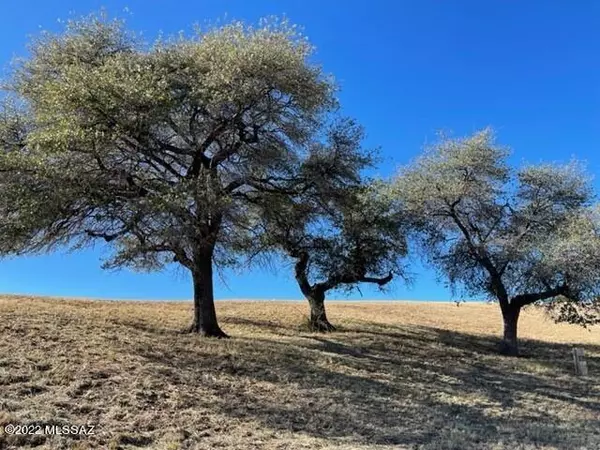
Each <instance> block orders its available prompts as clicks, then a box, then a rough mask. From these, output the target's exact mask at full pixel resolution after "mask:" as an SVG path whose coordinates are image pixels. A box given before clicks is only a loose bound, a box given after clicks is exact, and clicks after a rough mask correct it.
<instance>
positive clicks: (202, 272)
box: [190, 249, 228, 338]
mask: <svg viewBox="0 0 600 450" xmlns="http://www.w3.org/2000/svg"><path fill="white" fill-rule="evenodd" d="M194 264H195V267H194V269H193V270H192V278H193V280H194V322H193V323H192V326H191V327H190V332H191V333H199V334H201V335H202V336H208V337H217V338H226V337H228V336H227V335H226V334H225V333H224V332H223V331H222V330H221V328H219V324H218V322H217V313H216V311H215V298H214V293H213V267H212V249H210V250H205V251H202V252H199V253H198V254H197V255H196V257H195V261H194Z"/></svg>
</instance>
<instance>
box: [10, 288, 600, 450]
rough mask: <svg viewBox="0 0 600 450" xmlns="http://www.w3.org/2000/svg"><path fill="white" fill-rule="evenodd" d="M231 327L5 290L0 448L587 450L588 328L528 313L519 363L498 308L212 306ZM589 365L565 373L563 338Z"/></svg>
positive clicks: (595, 374) (597, 345)
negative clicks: (214, 333)
mask: <svg viewBox="0 0 600 450" xmlns="http://www.w3.org/2000/svg"><path fill="white" fill-rule="evenodd" d="M217 307H218V312H219V315H220V318H221V324H222V326H223V328H224V329H225V330H226V331H227V332H228V333H229V334H230V335H231V336H232V339H230V340H204V339H202V338H200V337H198V336H193V335H184V334H179V330H180V329H182V328H184V326H185V325H186V324H187V323H188V321H189V319H190V316H191V305H190V304H188V303H135V302H101V301H79V300H77V301H76V300H51V299H32V298H24V297H11V298H0V337H1V339H2V341H1V342H2V345H1V346H0V425H2V424H6V423H10V422H12V423H21V424H36V423H37V424H58V425H63V424H69V425H70V424H84V423H93V424H97V429H96V434H95V435H94V436H90V437H79V438H77V437H76V436H70V437H66V436H44V435H37V436H7V435H3V434H0V449H2V448H17V447H34V446H36V448H39V449H44V448H45V449H59V448H61V449H62V448H64V449H71V448H72V449H77V448H79V449H84V448H103V449H105V448H106V449H118V448H122V449H126V448H139V447H146V448H153V449H171V450H175V449H215V448H227V449H229V448H233V449H320V448H332V449H333V448H335V449H379V448H381V449H383V448H394V449H402V448H418V449H430V450H444V449H446V450H449V449H456V450H459V449H460V450H467V449H494V450H500V449H534V448H536V449H546V450H549V449H584V448H585V449H600V332H599V331H598V330H595V331H593V332H588V331H585V330H582V329H579V328H576V327H572V326H566V325H561V326H558V325H554V324H552V323H551V322H550V321H549V320H547V319H545V318H544V316H542V315H541V314H540V313H539V312H538V311H535V310H528V311H527V312H526V313H525V314H524V316H523V318H522V322H521V336H522V337H523V338H526V339H527V340H525V341H523V350H524V352H525V353H526V354H527V355H530V356H529V357H526V358H518V359H515V358H504V357H500V356H497V355H496V354H495V353H494V350H495V344H496V335H497V334H498V331H499V325H500V320H499V312H498V310H497V308H496V307H495V306H493V305H476V304H465V305H462V306H460V307H459V308H457V307H456V306H454V305H452V304H424V303H421V304H408V303H398V304H382V303H372V304H356V303H352V304H349V303H346V304H339V303H336V304H330V305H329V315H330V318H331V319H332V322H334V323H336V325H341V328H342V331H341V332H339V333H335V334H330V335H317V334H313V333H308V332H305V331H303V330H302V329H301V328H300V327H299V324H301V323H302V322H303V320H304V318H305V312H306V311H305V310H306V308H305V305H303V304H301V303H275V302H231V303H226V302H222V303H218V306H217ZM575 343H576V344H577V345H579V346H581V347H583V348H584V349H585V350H586V354H587V356H588V364H589V368H590V376H589V377H588V378H586V379H582V378H577V377H575V376H573V375H572V367H571V359H570V358H571V356H570V349H571V347H572V346H573V344H575Z"/></svg>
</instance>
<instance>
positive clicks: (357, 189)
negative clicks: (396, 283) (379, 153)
mask: <svg viewBox="0 0 600 450" xmlns="http://www.w3.org/2000/svg"><path fill="white" fill-rule="evenodd" d="M362 138H363V131H362V128H361V127H360V126H358V125H357V124H356V123H355V122H354V121H352V120H348V119H343V120H339V121H336V122H334V123H333V124H332V126H331V127H330V128H329V129H328V132H327V136H326V139H324V141H323V142H322V143H319V144H316V145H313V146H311V147H310V149H309V152H308V154H307V155H305V157H304V158H303V159H302V160H301V161H299V163H298V165H297V169H296V171H295V172H294V173H291V174H290V175H289V178H288V180H289V182H290V186H289V188H290V189H289V192H290V194H289V195H281V193H273V194H271V195H270V196H269V197H263V199H264V200H265V203H264V205H263V213H262V214H261V218H262V229H263V230H264V232H263V234H262V243H263V245H264V246H265V247H267V248H271V249H276V250H279V251H280V252H282V253H283V254H284V255H286V256H287V257H289V258H291V259H292V260H293V265H294V276H295V278H296V281H297V283H298V286H299V288H300V291H301V292H302V294H303V295H304V296H305V297H306V299H307V300H308V303H309V306H310V321H309V325H310V328H311V329H312V330H314V331H323V332H327V331H333V330H335V326H334V325H332V324H331V323H330V322H329V320H328V319H327V314H326V310H325V297H326V294H327V293H328V292H329V291H333V290H344V291H351V290H353V289H356V288H357V287H358V286H359V285H360V283H373V284H377V285H378V286H380V287H382V286H384V285H386V284H387V283H389V282H390V281H391V280H392V278H393V277H394V275H400V276H404V275H405V271H404V270H403V267H402V264H401V261H402V258H403V256H405V255H406V239H405V228H404V226H403V221H402V215H401V213H400V212H399V211H398V210H396V209H394V207H393V202H390V200H389V197H387V196H386V195H385V192H386V189H384V187H385V183H384V182H383V181H373V180H368V179H367V178H365V177H364V175H363V172H364V171H365V170H366V169H367V168H370V167H372V166H373V163H374V161H375V158H374V157H375V155H374V153H373V152H370V151H366V150H364V149H363V148H362V147H361V142H362Z"/></svg>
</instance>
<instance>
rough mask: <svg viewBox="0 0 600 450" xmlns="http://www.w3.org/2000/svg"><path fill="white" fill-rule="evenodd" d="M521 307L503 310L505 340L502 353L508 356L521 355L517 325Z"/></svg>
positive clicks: (501, 345)
mask: <svg viewBox="0 0 600 450" xmlns="http://www.w3.org/2000/svg"><path fill="white" fill-rule="evenodd" d="M520 313H521V307H520V306H517V305H508V306H506V307H505V308H503V309H502V319H503V320H504V339H503V340H502V343H501V344H500V353H502V354H503V355H508V356H518V355H519V345H518V341H517V324H518V322H519V314H520Z"/></svg>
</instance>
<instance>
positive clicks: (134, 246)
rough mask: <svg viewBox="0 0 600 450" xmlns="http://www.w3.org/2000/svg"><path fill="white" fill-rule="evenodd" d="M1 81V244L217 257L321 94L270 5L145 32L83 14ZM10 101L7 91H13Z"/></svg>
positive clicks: (288, 156) (307, 130)
mask: <svg viewBox="0 0 600 450" xmlns="http://www.w3.org/2000/svg"><path fill="white" fill-rule="evenodd" d="M30 50H31V57H30V58H28V59H24V60H21V61H20V62H19V63H18V65H17V68H16V70H15V71H14V73H13V75H12V77H11V79H9V80H7V82H6V83H5V84H6V86H7V89H8V90H9V92H10V95H11V96H12V98H14V99H16V101H15V102H14V103H13V104H9V103H8V102H7V103H6V105H5V106H4V108H3V110H2V116H1V122H0V145H1V147H0V149H1V151H0V177H1V178H0V187H1V189H2V198H0V229H1V230H2V232H1V233H0V236H1V237H0V244H1V245H0V250H1V251H3V252H4V253H6V252H35V251H47V250H50V249H52V248H53V247H54V246H55V245H62V244H69V245H71V246H73V247H75V248H77V247H79V246H83V245H86V244H88V243H89V242H91V241H92V240H94V239H97V238H102V239H105V240H106V241H108V242H111V243H112V244H113V246H114V249H115V253H114V255H113V257H112V258H111V259H110V260H109V261H107V266H113V267H114V266H124V265H126V266H132V267H135V268H139V269H144V270H146V269H158V268H160V267H162V266H163V265H164V264H166V263H169V262H171V261H173V260H174V261H177V262H179V263H181V264H183V265H184V266H186V267H188V268H190V269H193V268H194V265H195V264H196V260H197V258H198V256H197V255H195V252H196V251H197V249H198V248H202V247H207V248H208V249H209V250H208V253H211V252H212V248H214V251H215V252H216V253H215V254H214V258H215V261H216V262H218V263H221V264H230V263H234V262H235V261H236V257H235V253H236V251H237V250H239V247H240V245H241V244H242V243H244V242H246V240H245V239H244V234H245V230H246V229H247V227H248V226H249V222H248V220H249V219H248V218H249V217H252V214H251V211H250V209H251V208H252V205H251V204H249V203H248V202H247V201H246V197H245V195H241V194H240V193H242V194H244V193H247V192H248V191H253V190H261V189H274V188H276V187H277V186H276V185H275V184H274V183H273V181H272V178H271V177H273V176H277V175H278V174H280V173H283V172H286V170H287V168H288V166H289V165H290V164H293V163H294V162H295V161H296V159H297V158H298V155H299V154H300V153H301V152H302V148H304V147H305V146H306V145H308V143H309V142H311V141H313V140H314V139H316V136H317V132H318V130H319V128H320V125H321V123H322V121H323V117H324V115H325V114H326V113H327V112H328V111H330V110H332V109H333V108H335V107H336V101H335V98H334V96H333V94H334V90H335V86H334V85H333V83H332V81H331V79H330V78H328V77H326V76H325V75H324V74H323V73H322V70H321V69H320V67H318V66H316V65H314V64H311V63H309V62H308V60H309V57H310V55H311V52H312V47H311V46H310V45H309V43H308V42H307V40H306V39H305V38H304V37H302V36H301V35H300V34H299V33H298V32H297V30H296V28H295V27H294V26H292V25H290V24H288V23H287V22H285V21H279V22H277V21H273V20H271V21H263V22H262V23H261V25H260V26H259V27H251V26H247V25H244V24H242V23H238V22H236V23H232V24H229V25H225V26H223V27H220V28H214V29H208V30H205V31H200V30H198V31H197V34H196V35H194V36H192V37H189V38H188V37H185V36H183V37H179V38H173V39H168V40H160V41H158V42H156V43H155V44H153V45H151V46H146V45H144V44H143V43H142V42H141V41H140V40H139V38H138V37H137V36H135V35H133V34H132V33H130V32H128V31H127V30H126V29H125V26H124V24H123V23H122V22H120V21H117V20H114V21H113V20H108V19H106V18H103V17H96V16H92V17H89V18H87V19H84V20H80V21H73V22H70V23H69V24H68V26H67V29H66V30H65V31H64V33H61V34H56V35H54V34H50V33H44V34H42V35H41V36H40V37H39V38H37V39H36V40H34V42H33V43H32V46H31V49H30ZM14 105H20V106H19V107H16V106H14Z"/></svg>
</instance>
